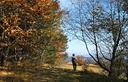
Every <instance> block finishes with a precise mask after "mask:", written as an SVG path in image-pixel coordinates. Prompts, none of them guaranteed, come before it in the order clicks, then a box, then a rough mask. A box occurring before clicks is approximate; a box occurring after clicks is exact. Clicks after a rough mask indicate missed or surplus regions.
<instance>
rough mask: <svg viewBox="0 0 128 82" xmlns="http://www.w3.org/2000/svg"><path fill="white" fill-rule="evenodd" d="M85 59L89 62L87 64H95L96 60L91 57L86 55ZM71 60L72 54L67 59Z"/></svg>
mask: <svg viewBox="0 0 128 82" xmlns="http://www.w3.org/2000/svg"><path fill="white" fill-rule="evenodd" d="M84 59H85V61H86V62H87V64H94V60H93V59H92V58H91V57H84ZM71 60H72V57H71V56H70V57H68V58H66V61H67V62H69V63H70V62H71Z"/></svg>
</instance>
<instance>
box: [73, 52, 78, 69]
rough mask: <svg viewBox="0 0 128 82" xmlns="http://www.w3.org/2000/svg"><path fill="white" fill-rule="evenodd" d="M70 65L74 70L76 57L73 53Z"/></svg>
mask: <svg viewBox="0 0 128 82" xmlns="http://www.w3.org/2000/svg"><path fill="white" fill-rule="evenodd" d="M72 66H73V70H74V71H76V67H77V64H76V58H75V54H73V55H72Z"/></svg>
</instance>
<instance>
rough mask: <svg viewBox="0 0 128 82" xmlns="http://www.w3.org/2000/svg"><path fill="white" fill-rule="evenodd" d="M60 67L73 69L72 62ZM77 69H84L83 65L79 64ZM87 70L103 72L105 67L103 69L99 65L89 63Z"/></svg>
mask: <svg viewBox="0 0 128 82" xmlns="http://www.w3.org/2000/svg"><path fill="white" fill-rule="evenodd" d="M58 68H62V69H69V70H72V69H73V68H72V65H71V64H65V65H62V66H60V67H58ZM77 71H83V68H82V66H77ZM87 71H89V72H94V73H98V74H101V73H102V72H103V69H101V68H100V67H99V66H98V65H94V64H89V65H88V67H87Z"/></svg>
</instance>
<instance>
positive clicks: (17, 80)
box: [0, 67, 122, 82]
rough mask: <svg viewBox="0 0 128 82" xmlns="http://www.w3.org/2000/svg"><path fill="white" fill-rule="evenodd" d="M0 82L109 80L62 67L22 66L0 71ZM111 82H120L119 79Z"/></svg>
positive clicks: (102, 81) (95, 74)
mask: <svg viewBox="0 0 128 82" xmlns="http://www.w3.org/2000/svg"><path fill="white" fill-rule="evenodd" d="M0 82H110V81H109V80H108V79H107V78H106V77H105V76H103V75H99V74H97V73H94V72H88V71H87V72H82V71H77V72H73V71H72V70H70V69H62V68H48V67H42V68H33V67H31V68H29V67H27V68H22V67H15V68H13V69H11V70H9V71H8V70H6V71H5V70H2V71H1V72H0ZM113 82H122V81H120V80H117V81H113Z"/></svg>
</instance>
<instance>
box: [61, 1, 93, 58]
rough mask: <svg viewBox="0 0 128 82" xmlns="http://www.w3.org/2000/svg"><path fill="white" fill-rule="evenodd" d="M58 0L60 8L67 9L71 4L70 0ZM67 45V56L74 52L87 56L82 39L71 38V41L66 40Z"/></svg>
mask: <svg viewBox="0 0 128 82" xmlns="http://www.w3.org/2000/svg"><path fill="white" fill-rule="evenodd" d="M59 1H60V5H61V8H62V9H69V8H70V7H71V6H72V5H71V3H70V0H59ZM68 37H69V36H68ZM67 45H68V49H67V50H66V52H67V53H68V54H69V56H71V55H72V54H73V53H74V54H76V55H83V56H86V57H89V55H88V53H87V51H86V48H85V45H84V43H83V42H82V41H79V40H77V39H72V40H71V41H68V43H67ZM89 48H90V49H92V48H93V47H92V46H91V45H90V46H89Z"/></svg>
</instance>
